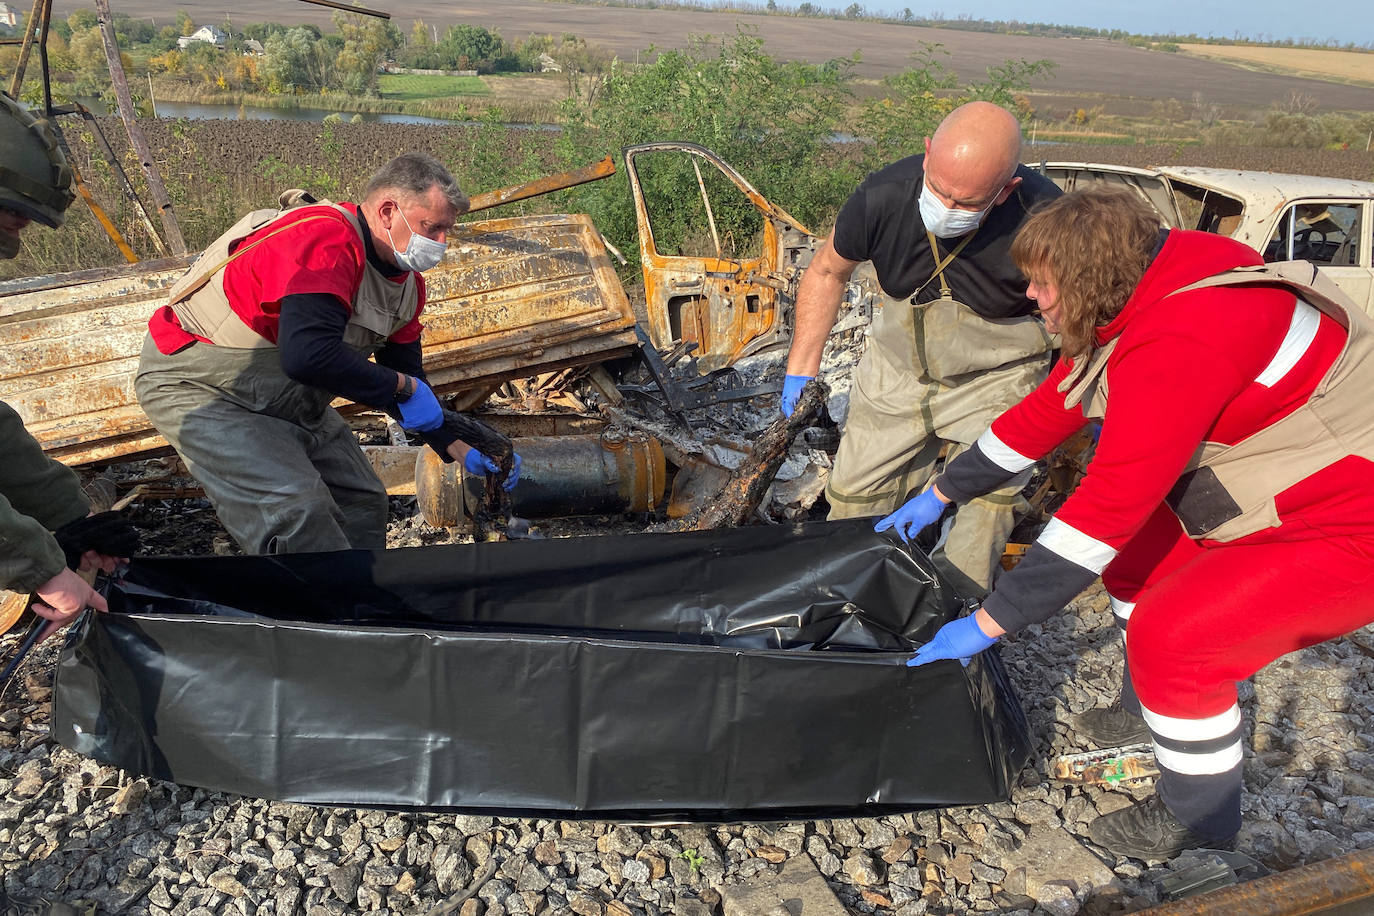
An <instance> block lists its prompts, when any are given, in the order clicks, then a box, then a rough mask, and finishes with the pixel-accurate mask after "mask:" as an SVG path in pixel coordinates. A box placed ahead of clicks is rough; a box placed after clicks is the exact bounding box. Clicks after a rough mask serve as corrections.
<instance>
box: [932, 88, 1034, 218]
mask: <svg viewBox="0 0 1374 916" xmlns="http://www.w3.org/2000/svg"><path fill="white" fill-rule="evenodd" d="M1020 159H1021V125H1020V124H1018V123H1017V122H1016V118H1015V117H1014V116H1013V115H1012V114H1011V112H1009V111H1007V110H1006V109H1005V108H1002V107H1000V106H997V105H994V104H992V103H991V102H969V103H968V104H967V105H960V106H959V107H958V108H956V109H954V110H953V111H951V112H950V113H949V114H948V115H947V116H946V117H945V119H944V120H943V121H941V122H940V126H939V127H938V128H936V130H935V135H934V136H933V137H930V138H928V139H927V140H926V159H925V173H926V183H927V184H928V185H929V186H930V189H931V190H932V191H933V192H935V194H936V195H937V196H938V197H940V198H941V199H942V200H943V201H944V203H945V204H946V206H953V207H957V208H959V209H970V210H973V209H983V208H985V207H987V206H989V205H990V204H998V203H1001V202H1002V201H1003V200H1006V198H1007V196H1009V195H1010V194H1011V192H1012V191H1013V190H1014V189H1015V187H1016V185H1017V184H1019V183H1020V179H1017V178H1015V177H1014V176H1015V174H1016V166H1017V164H1018V163H1019V162H1020Z"/></svg>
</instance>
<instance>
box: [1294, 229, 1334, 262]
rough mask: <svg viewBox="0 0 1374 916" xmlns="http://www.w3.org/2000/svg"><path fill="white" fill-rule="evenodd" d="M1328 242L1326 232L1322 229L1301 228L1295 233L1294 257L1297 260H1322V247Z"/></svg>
mask: <svg viewBox="0 0 1374 916" xmlns="http://www.w3.org/2000/svg"><path fill="white" fill-rule="evenodd" d="M1325 244H1326V233H1325V232H1322V231H1321V230H1320V229H1312V228H1308V229H1299V230H1298V231H1297V232H1295V233H1293V258H1294V259H1295V260H1305V261H1310V260H1313V259H1314V258H1313V255H1316V256H1317V257H1316V259H1317V260H1320V258H1321V252H1322V247H1323V246H1324V245H1325Z"/></svg>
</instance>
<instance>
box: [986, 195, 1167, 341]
mask: <svg viewBox="0 0 1374 916" xmlns="http://www.w3.org/2000/svg"><path fill="white" fill-rule="evenodd" d="M1159 228H1160V219H1159V214H1157V213H1156V212H1155V211H1154V209H1153V208H1152V207H1151V206H1150V205H1149V204H1148V203H1146V202H1145V199H1144V198H1142V197H1141V196H1140V195H1139V194H1138V193H1136V192H1135V191H1132V190H1131V189H1129V188H1125V187H1120V186H1110V185H1099V186H1096V187H1090V188H1084V189H1083V190H1081V191H1072V192H1070V193H1068V194H1065V195H1063V196H1062V197H1059V198H1056V199H1055V200H1052V201H1050V202H1049V203H1048V204H1046V205H1044V206H1043V207H1041V208H1040V209H1038V210H1036V211H1035V212H1034V213H1033V214H1032V215H1031V216H1030V218H1029V219H1027V220H1026V222H1025V223H1024V224H1023V225H1022V226H1021V231H1020V232H1018V233H1017V234H1016V239H1015V240H1014V241H1013V242H1012V246H1011V256H1012V260H1014V261H1015V262H1016V266H1017V267H1019V268H1020V269H1021V273H1023V274H1024V275H1025V276H1026V277H1027V278H1028V279H1029V280H1031V281H1032V282H1034V283H1036V284H1040V283H1049V284H1052V285H1053V286H1055V287H1056V288H1057V289H1058V292H1059V299H1058V302H1059V305H1060V306H1061V308H1062V311H1061V315H1060V321H1059V325H1060V331H1061V334H1062V340H1063V352H1064V355H1065V356H1066V357H1068V358H1070V359H1076V358H1078V357H1080V356H1084V355H1086V354H1087V353H1089V352H1091V350H1092V348H1093V331H1094V329H1095V328H1097V327H1098V326H1100V325H1104V324H1106V323H1108V322H1109V321H1111V320H1112V319H1113V318H1115V317H1116V316H1117V315H1118V314H1120V312H1121V309H1122V307H1123V306H1124V305H1125V304H1126V301H1127V300H1128V299H1130V297H1131V293H1132V292H1134V291H1135V287H1136V284H1138V283H1139V282H1140V278H1141V277H1142V276H1144V274H1145V268H1147V267H1149V266H1150V259H1151V257H1152V256H1153V253H1154V248H1155V242H1156V241H1157V240H1158V238H1159Z"/></svg>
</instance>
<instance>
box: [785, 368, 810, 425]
mask: <svg viewBox="0 0 1374 916" xmlns="http://www.w3.org/2000/svg"><path fill="white" fill-rule="evenodd" d="M813 378H815V376H814V375H789V376H787V377H786V378H784V379H783V380H782V401H781V402H779V404H778V409H779V410H781V411H782V415H783V416H784V417H790V416H792V411H794V410H796V409H797V398H799V397H801V393H802V389H803V388H805V387H806V383H807V382H809V381H811V380H812V379H813Z"/></svg>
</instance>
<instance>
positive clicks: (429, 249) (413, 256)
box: [386, 206, 448, 271]
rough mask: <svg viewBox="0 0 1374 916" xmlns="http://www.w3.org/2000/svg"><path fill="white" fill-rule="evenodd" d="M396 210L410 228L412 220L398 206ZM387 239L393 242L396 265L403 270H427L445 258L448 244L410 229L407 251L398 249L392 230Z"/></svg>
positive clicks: (389, 231)
mask: <svg viewBox="0 0 1374 916" xmlns="http://www.w3.org/2000/svg"><path fill="white" fill-rule="evenodd" d="M396 212H397V213H400V214H401V219H402V220H404V221H405V224H406V228H407V229H410V220H408V219H406V215H405V214H404V213H401V208H400V207H399V206H398V207H397V208H396ZM386 240H387V241H388V242H391V251H392V253H394V254H395V255H396V266H397V267H400V268H401V269H403V270H418V271H426V270H429V269H430V268H431V267H434V266H436V265H437V264H438V263H439V262H440V261H442V260H443V259H444V252H445V251H447V250H448V246H447V245H445V244H444V243H443V242H436V241H434V239H432V238H428V237H427V236H423V235H421V234H420V233H418V232H416V231H415V230H414V229H410V241H408V242H406V247H405V251H397V250H396V242H395V241H394V240H393V239H392V238H391V230H390V229H388V230H387V231H386Z"/></svg>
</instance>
